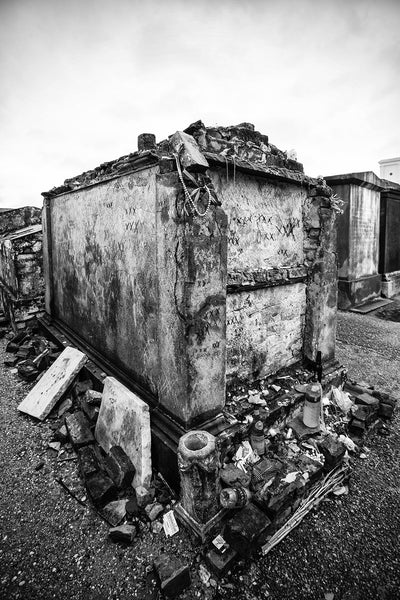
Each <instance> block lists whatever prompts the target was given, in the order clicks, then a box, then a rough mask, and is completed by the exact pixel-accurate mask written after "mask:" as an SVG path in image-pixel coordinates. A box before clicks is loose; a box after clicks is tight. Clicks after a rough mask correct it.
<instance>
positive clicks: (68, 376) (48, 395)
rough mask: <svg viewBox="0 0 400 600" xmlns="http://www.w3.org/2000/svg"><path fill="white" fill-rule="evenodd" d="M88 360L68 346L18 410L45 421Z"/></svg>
mask: <svg viewBox="0 0 400 600" xmlns="http://www.w3.org/2000/svg"><path fill="white" fill-rule="evenodd" d="M85 362H86V355H85V354H84V353H83V352H80V351H79V350H77V349H76V348H72V347H71V346H67V347H66V348H65V350H64V351H63V352H62V353H61V355H60V356H59V357H58V358H57V360H56V361H55V362H54V363H53V364H52V365H51V367H50V368H49V369H48V371H46V373H45V374H44V375H43V377H41V379H40V380H39V382H38V383H37V384H36V385H35V387H34V388H33V389H32V390H31V391H30V392H29V394H28V395H27V396H26V398H25V399H24V400H23V401H22V402H21V404H20V405H19V406H18V410H19V411H21V412H24V413H26V414H28V415H31V416H32V417H36V418H37V419H39V420H41V421H43V419H45V418H46V417H47V415H48V414H49V413H50V412H51V410H52V409H53V407H54V406H55V405H56V403H57V401H58V400H59V399H60V398H61V396H62V395H63V393H64V392H65V391H66V389H67V388H68V386H69V385H70V384H71V382H72V380H73V379H74V377H76V375H77V374H78V373H79V371H80V370H81V368H82V367H83V365H84V364H85Z"/></svg>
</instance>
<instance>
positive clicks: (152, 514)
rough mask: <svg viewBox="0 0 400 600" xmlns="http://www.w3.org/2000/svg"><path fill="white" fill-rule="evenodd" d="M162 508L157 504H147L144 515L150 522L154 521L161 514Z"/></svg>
mask: <svg viewBox="0 0 400 600" xmlns="http://www.w3.org/2000/svg"><path fill="white" fill-rule="evenodd" d="M163 510H164V507H163V505H162V504H160V503H159V502H154V503H153V504H148V505H147V506H146V508H145V511H146V514H147V516H148V518H149V519H150V521H155V520H156V519H157V517H158V516H159V515H160V514H161V513H162V512H163Z"/></svg>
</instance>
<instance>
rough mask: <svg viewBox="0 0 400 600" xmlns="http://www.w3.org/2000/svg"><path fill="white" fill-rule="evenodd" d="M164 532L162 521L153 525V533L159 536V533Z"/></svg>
mask: <svg viewBox="0 0 400 600" xmlns="http://www.w3.org/2000/svg"><path fill="white" fill-rule="evenodd" d="M162 530H163V525H162V523H160V521H154V523H152V524H151V531H152V533H155V534H157V535H158V534H159V533H161V531H162Z"/></svg>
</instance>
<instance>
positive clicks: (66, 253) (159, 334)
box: [46, 166, 226, 427]
mask: <svg viewBox="0 0 400 600" xmlns="http://www.w3.org/2000/svg"><path fill="white" fill-rule="evenodd" d="M159 171H160V169H159V167H158V166H157V167H152V168H148V169H145V170H142V171H140V172H135V173H130V174H127V175H122V176H120V177H118V178H117V179H114V180H112V181H103V182H99V183H98V184H96V185H94V186H91V187H84V188H80V189H77V190H75V191H71V192H68V193H64V194H62V195H58V196H55V197H53V198H51V199H50V198H49V199H47V200H46V231H47V240H48V244H49V248H48V252H47V263H46V270H47V274H48V281H49V282H48V286H47V288H48V290H49V293H48V296H47V311H48V312H49V314H51V315H52V316H54V317H55V318H56V319H58V320H60V321H61V322H62V323H63V324H65V325H67V327H69V328H70V329H71V330H72V331H73V332H75V333H76V334H78V335H79V336H80V337H81V338H82V339H83V340H84V341H85V342H87V343H89V344H90V346H92V347H93V348H95V349H97V350H98V351H100V352H101V354H103V355H104V356H105V357H107V358H108V359H109V360H110V361H111V362H112V363H113V364H115V365H116V366H118V367H119V368H121V369H122V370H123V371H124V372H125V373H127V374H128V375H130V376H131V378H132V380H134V381H136V382H139V384H140V385H141V386H142V387H143V388H144V390H147V391H149V392H150V393H152V394H153V396H154V400H155V401H156V400H158V401H159V402H160V404H161V405H162V407H163V408H164V409H165V410H166V411H167V412H168V413H170V415H172V416H173V417H174V418H175V419H176V420H178V421H179V422H181V423H182V424H184V425H185V426H186V427H190V426H192V425H193V424H195V423H197V422H198V421H199V420H203V421H204V420H205V419H208V418H212V417H213V416H215V415H216V414H218V413H219V412H220V410H221V409H222V406H223V403H224V398H225V376H224V375H225V319H226V317H225V305H226V232H225V230H226V216H225V214H224V212H223V211H222V210H221V209H220V208H218V207H216V206H213V207H212V208H211V209H210V211H209V213H208V215H207V217H206V218H204V219H201V220H196V219H193V217H190V216H187V215H184V214H183V212H182V202H181V200H182V198H181V196H182V193H181V189H180V185H179V179H178V176H177V173H176V172H174V173H166V174H161V173H160V172H159Z"/></svg>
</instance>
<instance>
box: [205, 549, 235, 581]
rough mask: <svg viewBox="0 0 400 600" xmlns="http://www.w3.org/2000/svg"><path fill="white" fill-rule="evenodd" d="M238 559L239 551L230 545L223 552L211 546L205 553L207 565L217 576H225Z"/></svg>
mask: <svg viewBox="0 0 400 600" xmlns="http://www.w3.org/2000/svg"><path fill="white" fill-rule="evenodd" d="M237 559H238V553H237V552H236V550H234V549H233V548H231V547H230V546H228V548H227V550H225V552H224V553H223V554H221V553H220V552H217V551H216V550H214V549H213V548H211V549H210V550H209V551H208V552H207V554H206V555H205V561H206V563H207V566H208V567H209V568H210V570H211V571H212V572H213V573H214V575H217V577H223V576H224V575H225V574H226V573H227V572H228V571H229V570H230V569H231V568H232V566H233V565H234V564H235V562H236V561H237Z"/></svg>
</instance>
